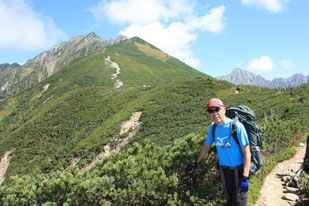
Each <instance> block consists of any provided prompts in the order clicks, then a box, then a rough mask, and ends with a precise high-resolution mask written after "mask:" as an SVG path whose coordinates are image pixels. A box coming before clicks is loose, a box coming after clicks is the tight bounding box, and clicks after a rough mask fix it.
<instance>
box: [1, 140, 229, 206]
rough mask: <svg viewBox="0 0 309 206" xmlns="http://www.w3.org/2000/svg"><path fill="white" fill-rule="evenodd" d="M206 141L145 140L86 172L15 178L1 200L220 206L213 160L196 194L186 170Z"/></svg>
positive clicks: (199, 178)
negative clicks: (164, 142) (169, 142)
mask: <svg viewBox="0 0 309 206" xmlns="http://www.w3.org/2000/svg"><path fill="white" fill-rule="evenodd" d="M202 141H203V138H198V137H196V136H195V135H188V136H186V137H184V138H181V139H179V140H177V141H176V142H175V143H174V144H173V145H171V146H165V147H160V146H157V145H156V144H154V143H152V142H150V141H148V140H145V141H144V142H143V144H138V143H134V144H133V145H132V147H131V148H129V149H128V150H126V151H124V152H121V153H118V154H115V155H112V156H110V157H107V158H106V159H104V160H103V161H102V162H101V163H98V164H97V165H96V166H94V167H93V168H92V169H91V170H89V171H86V172H81V170H80V169H78V168H76V167H75V168H72V169H71V170H70V171H66V172H62V171H55V172H51V173H49V174H40V175H37V176H34V177H30V176H27V175H26V176H22V177H17V176H14V177H11V178H12V182H13V183H12V184H11V185H10V186H3V187H1V189H0V200H1V202H3V203H4V205H10V206H11V205H149V204H150V205H191V204H192V203H195V204H197V205H206V204H210V203H211V204H214V205H215V204H218V203H219V202H220V201H222V199H223V198H222V195H219V196H218V195H217V194H221V192H219V189H220V188H218V187H217V186H216V185H219V184H217V183H218V176H217V175H216V174H215V172H214V170H213V168H211V167H210V166H209V165H210V163H209V162H207V161H208V160H206V161H205V162H206V164H203V165H204V166H201V168H200V169H198V170H197V173H196V174H195V176H194V178H193V179H194V181H195V182H194V187H195V190H191V189H192V188H191V187H190V181H189V180H190V178H189V176H188V174H187V173H186V171H185V168H186V165H187V164H189V163H191V162H193V160H194V158H195V157H196V152H197V151H196V148H200V146H201V142H202ZM210 157H211V156H210ZM212 159H214V158H213V157H212ZM206 167H209V170H206ZM205 171H208V172H207V174H208V175H205ZM205 177H207V179H205ZM196 181H199V182H198V183H197V182H196ZM203 182H204V183H205V184H203Z"/></svg>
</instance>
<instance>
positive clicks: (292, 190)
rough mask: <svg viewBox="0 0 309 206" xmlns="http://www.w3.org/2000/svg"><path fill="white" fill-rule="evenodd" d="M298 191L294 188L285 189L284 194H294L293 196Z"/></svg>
mask: <svg viewBox="0 0 309 206" xmlns="http://www.w3.org/2000/svg"><path fill="white" fill-rule="evenodd" d="M298 191H299V189H298V188H295V187H286V188H285V191H284V192H286V193H294V194H297V192H298Z"/></svg>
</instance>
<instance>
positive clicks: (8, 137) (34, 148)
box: [0, 39, 206, 175]
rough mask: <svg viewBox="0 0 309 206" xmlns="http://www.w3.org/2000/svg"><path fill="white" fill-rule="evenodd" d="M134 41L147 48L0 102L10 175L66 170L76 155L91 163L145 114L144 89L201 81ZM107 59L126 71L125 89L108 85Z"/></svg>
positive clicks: (93, 59)
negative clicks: (122, 128) (137, 113)
mask: <svg viewBox="0 0 309 206" xmlns="http://www.w3.org/2000/svg"><path fill="white" fill-rule="evenodd" d="M135 41H139V42H141V43H143V44H145V45H146V43H145V42H143V41H142V40H140V39H134V40H131V41H128V42H123V43H122V44H120V45H115V46H113V47H110V48H108V49H107V50H106V51H105V52H97V53H95V54H93V55H90V56H88V57H86V58H84V59H81V60H78V61H75V62H73V63H72V64H70V65H68V66H65V67H64V68H63V69H61V70H60V71H59V72H57V73H55V74H54V75H52V76H51V77H50V78H48V79H46V80H44V81H42V82H41V83H39V84H38V85H36V86H34V87H32V88H30V89H28V90H26V91H25V92H24V93H23V94H22V95H19V96H15V97H12V98H10V99H5V100H2V101H1V103H0V107H1V109H2V110H4V111H5V112H2V113H1V117H2V118H1V125H0V131H1V138H0V153H1V154H3V153H4V152H5V151H7V150H9V149H12V148H16V155H15V157H14V158H13V159H12V163H11V166H10V169H9V171H8V173H7V174H8V175H11V174H19V173H20V174H24V173H29V172H30V173H37V172H40V171H42V170H47V171H48V170H50V169H53V168H61V167H65V166H67V165H68V160H70V159H71V158H73V156H75V155H82V156H83V157H87V158H88V159H91V158H93V155H94V154H96V152H98V151H101V150H102V147H101V146H102V145H104V144H106V143H107V142H108V140H109V138H110V137H112V136H113V135H114V134H115V133H117V132H118V131H119V125H120V123H121V122H122V121H124V120H126V119H128V118H129V117H130V115H131V113H132V112H133V111H134V110H136V105H139V106H137V107H138V109H142V108H143V106H141V102H142V101H143V100H142V99H143V95H144V93H147V92H148V91H149V90H150V88H146V89H140V88H142V86H143V85H144V84H151V85H157V84H159V83H160V82H164V81H167V80H171V79H176V78H179V77H185V76H197V75H201V73H200V72H197V71H196V70H194V69H192V68H190V67H188V66H187V65H185V64H183V63H182V62H180V61H178V60H176V59H173V58H172V57H170V58H169V60H167V61H166V62H165V61H162V60H160V59H154V58H153V57H152V56H149V55H148V54H147V55H146V54H144V53H143V52H142V51H141V50H138V49H137V47H136V45H135ZM141 43H140V44H141ZM152 49H155V48H152ZM108 55H110V56H112V60H113V61H117V63H119V65H126V66H124V67H122V66H121V67H122V68H121V72H122V73H121V76H120V77H119V78H120V79H121V81H123V82H124V84H125V86H123V88H122V89H120V90H119V91H116V90H115V89H113V85H114V81H115V80H111V79H110V77H111V74H113V73H115V69H111V68H109V67H107V66H106V65H105V58H106V57H107V56H108ZM114 57H115V59H116V60H114V59H113V58H114ZM127 61H130V64H127ZM145 68H147V71H148V73H147V72H143V71H144V70H145ZM176 68H177V69H176ZM137 73H140V74H142V75H141V76H139V75H138V74H137ZM132 74H134V75H133V76H132ZM202 76H205V77H206V75H204V74H202ZM134 77H136V78H134ZM46 85H49V87H48V89H47V90H46V91H44V90H43V87H44V86H46ZM134 87H137V88H136V89H134ZM90 154H92V155H90ZM43 160H46V161H43Z"/></svg>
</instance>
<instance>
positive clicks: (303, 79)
mask: <svg viewBox="0 0 309 206" xmlns="http://www.w3.org/2000/svg"><path fill="white" fill-rule="evenodd" d="M216 78H217V79H221V80H226V81H228V82H231V83H233V84H236V85H253V86H261V87H268V88H272V89H273V88H287V87H296V86H299V85H301V84H303V83H308V82H309V75H308V76H305V75H303V74H298V73H297V74H294V75H293V76H291V77H288V78H275V79H273V80H266V79H265V78H263V77H262V76H260V75H255V74H254V73H252V72H249V71H247V70H243V69H240V68H236V69H234V70H233V71H232V72H231V73H230V74H227V75H223V76H218V77H216Z"/></svg>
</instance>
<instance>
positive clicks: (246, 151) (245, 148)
mask: <svg viewBox="0 0 309 206" xmlns="http://www.w3.org/2000/svg"><path fill="white" fill-rule="evenodd" d="M241 149H242V152H243V153H244V171H243V176H245V177H249V171H250V165H251V152H250V146H249V145H245V146H243V147H241Z"/></svg>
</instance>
